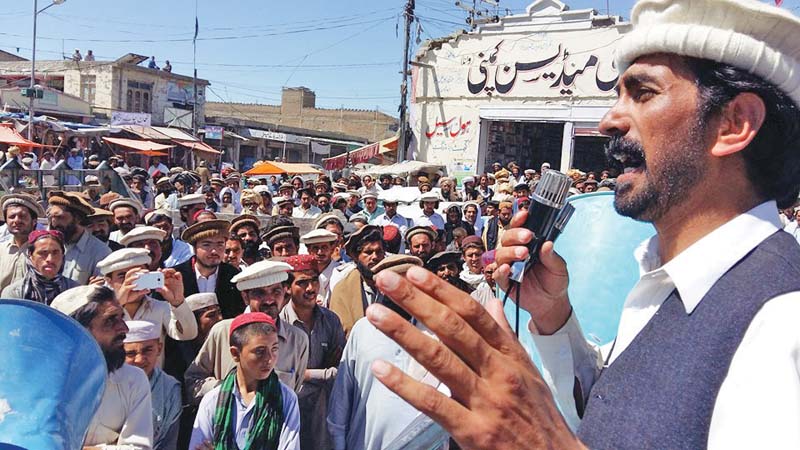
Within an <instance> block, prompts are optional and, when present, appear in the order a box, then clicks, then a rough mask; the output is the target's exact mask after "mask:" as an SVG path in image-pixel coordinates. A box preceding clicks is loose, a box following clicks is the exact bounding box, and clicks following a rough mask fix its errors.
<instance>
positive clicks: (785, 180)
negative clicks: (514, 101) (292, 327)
mask: <svg viewBox="0 0 800 450" xmlns="http://www.w3.org/2000/svg"><path fill="white" fill-rule="evenodd" d="M632 22H633V24H634V29H633V31H631V32H630V33H628V34H626V35H625V36H624V37H623V39H622V40H621V41H620V42H619V44H618V47H617V59H618V60H617V67H618V69H619V70H620V73H621V75H620V78H619V83H618V88H617V89H618V92H619V98H618V101H617V103H616V104H615V105H614V106H613V107H612V108H611V110H610V111H609V112H608V113H607V114H606V116H605V117H604V118H603V120H602V122H601V123H600V130H601V131H602V132H603V133H604V134H606V135H608V136H610V137H611V140H610V143H609V145H608V148H607V156H608V157H609V161H610V162H611V164H612V165H613V166H615V168H616V169H617V170H618V171H619V172H620V173H621V175H620V176H619V178H617V180H616V182H617V190H616V195H615V202H614V203H615V208H616V209H617V211H618V212H619V213H620V214H622V215H625V216H628V217H632V218H634V219H637V220H641V221H647V222H651V223H652V224H653V225H654V227H655V229H656V230H657V235H656V236H654V237H653V238H651V239H649V240H648V241H646V242H644V243H643V244H642V246H641V247H640V249H639V251H637V253H636V257H637V261H638V262H639V265H640V271H641V274H642V275H641V277H640V279H639V281H638V282H637V284H636V286H635V287H634V288H633V290H632V291H631V292H630V293H629V294H628V296H627V298H626V301H625V306H624V309H623V312H622V316H621V320H620V324H619V328H618V332H617V338H616V340H615V342H614V345H613V346H612V347H611V349H610V351H607V352H605V353H603V354H600V352H598V351H597V349H595V348H594V347H592V346H590V345H589V344H588V343H587V342H586V341H585V339H584V337H583V334H582V332H581V329H580V326H579V325H578V318H577V317H575V315H574V314H573V313H572V308H571V306H570V301H569V298H568V296H567V286H568V272H567V268H566V265H565V263H564V261H563V260H562V259H561V258H560V257H559V256H558V255H556V254H555V253H554V252H553V246H552V243H546V244H544V245H543V246H542V247H541V251H540V254H539V263H537V264H536V265H534V266H533V267H531V268H530V270H528V271H527V273H526V274H525V276H524V277H523V279H522V282H521V288H520V292H519V294H518V295H517V296H516V299H515V300H516V301H518V302H519V304H520V305H521V307H522V308H524V309H525V310H527V311H528V312H529V313H530V315H531V317H532V318H533V319H532V321H531V323H530V324H529V327H530V329H531V332H532V333H533V334H534V338H535V342H536V345H537V346H538V347H539V348H540V350H546V351H540V353H542V358H543V366H544V371H545V378H546V379H547V380H548V381H549V382H552V383H553V384H559V381H560V382H561V384H562V385H563V381H564V380H566V381H568V382H569V385H570V386H573V389H572V390H571V392H568V393H565V392H562V391H556V394H557V397H558V400H559V403H560V406H561V408H562V409H563V410H564V411H565V413H567V414H570V415H573V416H575V417H580V422H579V423H577V424H573V425H574V428H575V430H574V431H573V430H572V429H571V428H570V427H569V426H568V424H567V421H566V420H565V419H564V418H563V417H562V415H561V413H560V412H559V409H558V408H557V407H556V404H555V401H554V397H553V395H552V394H551V389H550V388H549V387H548V384H547V383H546V382H545V380H544V379H543V378H542V376H541V375H540V374H539V372H538V371H537V370H536V368H535V367H534V365H533V364H532V362H531V360H530V358H529V357H528V355H527V354H526V352H525V350H524V349H523V348H522V346H521V345H520V344H519V343H518V342H517V341H516V340H515V339H514V337H513V335H512V334H511V333H510V332H509V327H508V324H507V323H506V321H505V318H504V316H503V311H502V308H501V306H500V305H499V302H494V303H492V304H490V305H489V306H488V307H487V308H486V310H484V309H483V308H482V307H480V306H479V305H478V304H477V303H475V302H474V301H471V299H470V298H469V296H467V295H465V294H463V293H460V292H458V291H457V290H456V289H455V288H453V287H452V286H448V285H447V284H446V283H445V282H443V281H441V280H439V279H437V278H436V277H435V276H434V275H433V274H431V273H429V272H426V271H424V270H422V269H418V268H412V269H410V270H409V271H408V273H407V275H406V276H405V277H400V276H398V275H397V274H394V273H388V272H385V273H382V274H380V275H378V276H377V277H376V282H377V285H378V288H379V289H380V290H381V291H382V292H384V293H386V294H387V295H389V296H390V297H391V298H392V299H393V300H394V301H395V302H396V303H397V304H399V305H400V306H402V307H403V308H404V309H406V310H407V311H408V312H409V313H410V314H411V315H412V316H414V317H415V318H417V319H418V320H420V321H422V322H423V323H425V325H427V326H428V328H430V330H432V331H433V332H434V333H436V335H437V336H438V337H439V339H440V341H435V340H433V339H431V338H428V337H427V336H425V335H424V334H422V333H421V332H419V331H417V330H416V329H415V328H414V327H413V326H412V325H411V324H409V323H408V322H407V321H405V320H403V319H402V318H400V316H398V315H397V314H395V313H393V312H391V311H389V310H388V309H386V308H385V307H382V306H381V305H372V306H370V307H369V309H368V310H367V317H368V318H369V320H370V321H371V322H372V323H373V324H374V325H375V326H376V327H377V328H379V329H380V330H382V331H383V332H384V333H386V334H387V335H389V336H390V337H392V338H393V339H395V340H396V341H397V342H398V343H399V344H400V345H402V346H403V347H404V348H405V349H406V350H407V351H408V352H409V353H410V354H411V355H412V356H413V357H414V358H415V359H416V360H418V361H419V362H420V363H421V364H423V365H424V366H425V367H427V368H428V369H429V370H430V371H431V373H432V374H434V375H435V376H436V377H437V378H439V379H440V380H441V381H442V382H444V383H445V384H446V385H447V386H448V387H449V388H450V390H451V391H452V396H451V397H447V396H445V395H443V394H441V393H440V392H437V391H435V390H433V389H432V388H430V387H427V386H425V385H422V384H421V383H419V382H416V381H413V380H412V379H411V378H409V377H408V376H406V375H405V374H403V373H402V372H401V371H400V370H399V369H397V368H396V367H394V366H391V365H390V364H388V363H387V362H385V361H376V362H375V363H374V364H373V366H372V370H373V372H374V373H375V375H376V376H377V377H378V378H379V379H380V380H381V381H382V382H383V383H384V384H386V385H387V386H388V387H389V388H390V389H391V390H393V391H394V392H396V393H397V394H398V395H400V396H401V397H403V398H404V399H405V400H407V401H408V402H409V403H410V404H412V405H414V406H415V407H416V408H418V409H419V410H420V411H422V412H423V413H425V414H426V415H428V416H430V417H432V418H433V419H434V420H436V421H437V422H439V423H440V424H441V425H442V426H443V427H444V428H445V429H446V430H447V431H448V432H449V433H450V434H451V435H452V436H453V438H454V439H455V440H456V441H457V442H458V443H459V444H460V445H461V447H462V448H477V449H504V450H506V449H522V448H524V449H531V448H545V447H546V448H559V449H563V448H579V447H583V446H588V447H592V448H615V449H624V448H635V449H639V448H732V447H735V448H776V447H781V448H798V447H800V432H798V427H797V424H798V423H800V400H799V399H798V398H797V396H796V395H787V394H789V393H797V392H798V391H800V375H798V370H797V368H798V367H800V356H798V355H800V328H798V327H797V326H796V318H797V317H800V246H798V244H797V242H796V241H795V240H794V239H793V238H792V237H791V236H789V235H788V234H786V233H784V232H783V231H781V230H780V221H779V219H778V214H777V211H778V209H777V208H778V207H781V208H783V207H786V206H788V205H791V204H792V203H793V202H794V201H795V200H796V199H797V197H798V192H800V148H798V147H799V146H800V112H798V105H799V104H800V48H799V47H798V46H797V43H796V39H791V38H787V36H797V35H798V34H800V20H798V19H797V18H796V17H795V16H793V15H792V14H791V13H789V12H788V11H785V10H781V9H779V8H777V7H775V6H771V5H768V4H766V3H762V2H758V1H755V0H694V1H689V0H642V1H640V2H639V3H638V4H637V5H636V6H635V7H634V9H633V12H632ZM525 219H526V217H525V213H520V214H519V215H517V216H516V217H515V218H514V221H513V225H514V226H515V227H520V226H521V225H522V224H523V223H525ZM532 238H533V236H532V233H531V232H530V231H529V230H527V229H524V228H515V229H511V230H508V231H506V233H505V234H504V236H503V238H502V242H503V247H502V248H500V249H499V250H498V251H497V262H498V264H499V267H498V269H497V270H496V272H495V279H496V280H497V281H498V282H499V283H500V285H501V286H502V287H503V288H504V289H507V288H508V286H509V281H508V280H509V276H510V273H511V269H510V265H509V264H511V263H513V262H516V261H521V260H524V259H526V258H527V257H528V247H527V245H528V243H529V242H530V241H531V239H532Z"/></svg>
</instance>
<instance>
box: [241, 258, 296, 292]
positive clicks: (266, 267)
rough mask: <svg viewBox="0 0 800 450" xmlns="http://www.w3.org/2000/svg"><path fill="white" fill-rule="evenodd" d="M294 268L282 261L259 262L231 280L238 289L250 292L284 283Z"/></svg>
mask: <svg viewBox="0 0 800 450" xmlns="http://www.w3.org/2000/svg"><path fill="white" fill-rule="evenodd" d="M292 270H293V268H292V266H290V265H289V264H287V263H285V262H282V261H269V260H265V261H259V262H257V263H254V264H251V265H249V266H247V267H245V268H244V270H242V271H241V272H239V273H238V274H236V276H234V277H233V278H231V282H232V283H236V289H238V290H239V291H240V292H241V291H248V290H250V289H255V288H259V287H267V286H272V285H273V284H277V283H282V282H284V281H286V280H287V279H288V278H289V274H288V273H289V272H291V271H292Z"/></svg>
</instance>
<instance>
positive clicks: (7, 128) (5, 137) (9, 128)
mask: <svg viewBox="0 0 800 450" xmlns="http://www.w3.org/2000/svg"><path fill="white" fill-rule="evenodd" d="M0 142H2V143H3V144H9V145H18V146H20V147H44V146H43V145H42V144H38V143H36V142H32V141H29V140H27V139H25V138H24V137H22V135H21V134H19V133H17V130H16V129H15V128H14V124H13V123H0Z"/></svg>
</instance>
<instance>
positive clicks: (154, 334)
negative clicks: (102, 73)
mask: <svg viewBox="0 0 800 450" xmlns="http://www.w3.org/2000/svg"><path fill="white" fill-rule="evenodd" d="M125 325H127V326H128V332H127V333H125V340H124V341H123V342H124V343H126V344H132V343H134V342H144V341H152V340H155V339H161V329H160V328H159V327H157V326H156V324H154V323H153V322H149V321H147V320H126V321H125Z"/></svg>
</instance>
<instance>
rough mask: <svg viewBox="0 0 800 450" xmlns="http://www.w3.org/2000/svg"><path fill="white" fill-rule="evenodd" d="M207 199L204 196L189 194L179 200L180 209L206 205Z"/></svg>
mask: <svg viewBox="0 0 800 450" xmlns="http://www.w3.org/2000/svg"><path fill="white" fill-rule="evenodd" d="M205 204H206V197H205V195H203V194H189V195H184V196H183V197H181V198H179V199H178V207H179V208H180V207H181V206H189V205H205Z"/></svg>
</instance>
